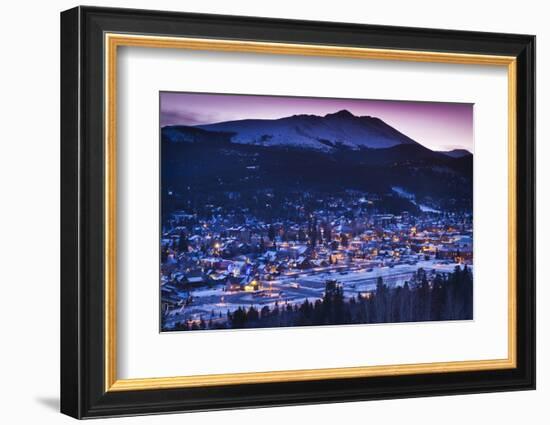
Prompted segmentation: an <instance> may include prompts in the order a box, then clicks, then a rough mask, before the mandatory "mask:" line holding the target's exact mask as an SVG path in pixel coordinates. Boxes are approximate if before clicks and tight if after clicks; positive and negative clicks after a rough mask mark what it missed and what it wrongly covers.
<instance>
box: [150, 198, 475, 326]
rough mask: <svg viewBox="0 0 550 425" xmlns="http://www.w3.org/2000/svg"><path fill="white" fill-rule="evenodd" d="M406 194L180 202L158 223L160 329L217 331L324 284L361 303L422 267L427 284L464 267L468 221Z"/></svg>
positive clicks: (303, 297)
mask: <svg viewBox="0 0 550 425" xmlns="http://www.w3.org/2000/svg"><path fill="white" fill-rule="evenodd" d="M168 195H169V196H172V197H177V196H178V195H177V194H174V193H168ZM407 197H408V195H407V192H406V191H403V190H401V189H399V188H393V189H392V191H391V192H390V193H387V194H375V193H365V192H361V191H356V190H348V191H341V192H331V193H330V194H327V193H322V192H298V191H295V192H292V191H288V192H285V193H284V194H281V193H277V192H276V191H273V190H269V189H266V190H262V191H257V192H254V193H250V194H244V193H240V192H231V191H227V192H223V193H219V194H218V195H216V196H212V197H209V198H202V199H201V202H200V205H199V203H198V200H197V199H194V200H190V199H185V198H184V197H180V198H179V199H178V202H177V205H178V207H179V208H171V211H170V212H169V213H168V214H166V216H165V217H164V218H163V223H162V235H161V268H160V293H161V316H162V322H161V329H162V330H163V331H170V330H181V329H212V328H217V329H223V328H226V327H228V323H227V322H228V320H229V319H228V318H229V317H231V315H232V314H234V313H235V312H237V311H239V312H240V311H246V309H251V308H252V310H253V311H257V312H264V313H266V312H270V311H272V310H273V309H279V308H283V307H284V308H290V309H292V307H293V306H294V307H296V306H300V305H302V304H303V303H304V302H306V301H308V302H311V303H313V302H315V301H317V300H321V299H323V297H324V296H325V295H326V291H327V288H328V287H329V285H337V286H338V288H341V291H342V296H343V298H344V300H345V299H353V300H355V299H368V298H369V297H371V296H372V294H373V292H374V291H375V290H376V287H377V283H378V282H380V281H381V279H383V282H384V284H385V285H387V286H388V287H390V288H392V287H394V288H395V287H400V286H403V285H409V284H410V285H414V282H413V280H414V279H413V277H414V275H415V273H417V272H418V271H419V270H422V271H424V272H425V275H426V279H427V281H428V282H429V283H430V285H431V284H432V282H433V281H434V279H436V276H438V275H439V276H440V275H445V274H450V273H452V272H453V271H454V270H456V269H457V266H459V267H464V268H465V266H467V267H468V269H469V270H471V269H472V254H473V239H472V230H473V229H472V214H471V213H468V212H463V211H460V210H452V209H449V210H446V209H443V208H442V206H441V205H437V204H436V203H433V202H432V203H431V204H429V205H424V204H417V203H416V202H415V201H414V199H412V198H410V197H409V198H407ZM403 202H404V203H403ZM197 205H199V206H197ZM402 205H406V206H407V208H405V209H404V210H402V211H400V207H401V206H402ZM411 206H412V208H411Z"/></svg>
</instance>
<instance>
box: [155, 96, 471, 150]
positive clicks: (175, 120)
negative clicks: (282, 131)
mask: <svg viewBox="0 0 550 425" xmlns="http://www.w3.org/2000/svg"><path fill="white" fill-rule="evenodd" d="M342 109H347V110H348V111H350V112H351V113H352V114H354V115H356V116H363V115H370V116H374V117H378V118H380V119H382V120H383V121H385V122H386V123H387V124H389V125H391V126H392V127H394V128H395V129H397V130H399V131H400V132H402V133H404V134H406V135H407V136H409V137H411V138H412V139H414V140H416V141H417V142H418V143H421V144H422V145H424V146H426V147H428V148H430V149H432V150H438V151H439V150H451V149H467V150H468V151H470V152H473V139H474V137H473V105H472V104H469V103H439V102H410V101H396V100H356V99H333V98H315V97H285V96H251V95H225V94H201V93H175V92H161V94H160V124H161V126H166V125H189V126H193V125H200V124H211V123H216V122H222V121H233V120H241V119H249V118H261V119H275V118H282V117H286V116H290V115H297V114H314V115H320V116H323V115H326V114H329V113H334V112H337V111H340V110H342Z"/></svg>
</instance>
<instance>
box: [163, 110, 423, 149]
mask: <svg viewBox="0 0 550 425" xmlns="http://www.w3.org/2000/svg"><path fill="white" fill-rule="evenodd" d="M192 128H194V129H200V130H204V131H209V132H214V133H218V136H219V137H222V135H221V134H222V133H223V134H225V135H224V136H223V137H227V138H228V140H229V141H230V142H231V143H237V144H247V145H257V146H264V147H271V146H284V147H293V148H300V149H313V150H320V151H334V150H341V149H350V150H360V149H383V148H391V147H393V146H396V145H401V144H417V143H416V142H415V141H414V140H412V139H411V138H410V137H407V136H406V135H404V134H403V133H400V132H399V131H398V130H396V129H395V128H393V127H391V126H390V125H388V124H386V123H385V122H384V121H382V120H381V119H379V118H376V117H369V116H364V117H362V116H356V115H354V114H353V113H351V112H350V111H348V110H347V109H342V110H339V111H337V112H333V113H330V114H326V115H324V116H319V115H304V114H302V115H292V116H288V117H283V118H277V119H244V120H237V121H225V122H219V123H213V124H205V125H198V126H194V127H192ZM171 131H172V130H167V132H171ZM190 131H191V130H190ZM187 136H189V137H187ZM191 136H192V137H191ZM174 137H175V136H174ZM178 137H180V136H178ZM181 137H183V136H181ZM181 137H180V138H181ZM197 137H199V136H198V135H197V134H192V135H191V134H190V135H186V138H189V139H191V138H193V140H195V139H196V138H197ZM201 137H202V133H201Z"/></svg>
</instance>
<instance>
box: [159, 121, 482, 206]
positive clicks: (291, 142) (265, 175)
mask: <svg viewBox="0 0 550 425" xmlns="http://www.w3.org/2000/svg"><path fill="white" fill-rule="evenodd" d="M161 137H162V147H161V163H162V170H161V178H162V190H163V191H168V190H169V191H170V193H173V194H177V195H173V196H170V197H167V196H163V211H166V212H168V211H171V210H175V209H177V208H181V206H182V205H185V203H186V202H192V203H193V204H196V205H200V204H209V203H211V202H212V197H217V196H226V195H227V194H228V193H239V195H238V196H239V197H241V198H239V199H242V200H243V201H242V202H245V203H246V206H247V207H251V205H252V204H251V203H255V202H257V201H256V200H257V196H256V194H257V193H262V192H265V191H266V190H275V191H277V193H289V192H290V191H293V192H300V193H310V194H312V196H313V194H315V193H318V194H323V193H324V194H329V196H330V194H332V193H338V192H341V191H346V190H359V191H366V192H369V193H378V194H380V195H381V196H386V194H390V195H389V196H393V195H391V194H392V193H393V192H394V191H393V190H392V188H393V187H400V188H403V189H404V190H406V191H407V192H409V193H411V194H414V195H415V197H416V200H417V201H418V202H419V203H420V202H422V203H429V204H430V205H437V206H439V207H441V209H446V210H460V209H463V208H466V209H467V208H471V203H472V190H473V184H472V165H473V156H472V155H471V154H469V155H463V156H459V157H454V156H452V155H447V154H446V153H442V152H435V151H432V150H430V149H428V148H426V147H424V146H422V145H421V144H420V143H417V142H415V141H414V140H412V139H411V138H410V137H408V136H406V135H405V134H403V133H401V132H399V131H398V130H396V129H395V128H393V127H391V126H389V125H388V124H386V123H384V122H383V121H382V120H380V119H379V118H375V117H368V116H364V117H357V116H354V115H353V114H351V113H350V112H348V111H345V110H344V111H339V112H337V113H334V114H327V115H325V116H315V115H294V116H289V117H285V118H280V119H273V120H267V119H262V120H260V119H249V120H240V121H229V122H221V123H216V124H208V125H199V126H184V125H175V126H165V127H163V128H162V131H161ZM223 194H225V195H223ZM231 196H233V195H231ZM321 197H322V196H321ZM394 197H395V196H394ZM244 199H246V200H247V201H244ZM415 208H416V207H415Z"/></svg>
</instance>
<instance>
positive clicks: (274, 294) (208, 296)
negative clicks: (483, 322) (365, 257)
mask: <svg viewBox="0 0 550 425" xmlns="http://www.w3.org/2000/svg"><path fill="white" fill-rule="evenodd" d="M457 265H458V264H455V263H450V264H445V263H443V262H440V261H435V260H430V261H419V262H418V263H417V264H414V265H411V264H400V265H396V266H395V267H388V266H385V267H371V265H370V264H368V263H364V264H361V265H357V264H354V265H353V266H350V267H346V266H336V267H325V268H321V267H320V268H316V269H311V270H305V271H303V272H294V273H290V274H289V275H286V276H282V277H281V278H280V279H276V280H273V281H271V282H265V283H264V285H263V288H262V289H261V290H258V291H254V292H244V291H234V292H227V291H225V290H224V285H219V286H217V287H215V288H204V289H197V290H194V291H193V292H192V293H191V295H192V297H193V302H192V304H191V305H189V306H187V307H182V308H181V309H178V310H174V311H172V312H171V313H170V315H169V317H168V318H167V319H166V322H165V325H166V326H167V327H171V326H173V325H174V324H175V323H177V322H181V321H184V320H200V319H201V318H203V319H204V320H206V321H208V320H212V321H213V322H216V321H219V322H223V321H225V318H226V314H227V312H228V311H235V310H236V309H237V308H239V307H245V308H249V307H251V306H254V307H255V308H256V309H258V310H261V309H262V307H264V306H268V307H270V308H273V307H274V306H275V303H278V304H279V305H280V306H283V305H286V304H287V303H289V304H301V303H302V302H304V301H305V300H306V299H307V300H309V301H310V302H314V301H315V300H317V299H321V298H322V297H323V293H324V290H325V282H326V281H327V280H328V279H335V280H337V281H338V282H340V283H341V284H342V285H343V287H344V295H345V296H346V297H351V296H356V295H357V294H359V293H361V292H366V291H371V290H373V289H374V288H376V280H377V278H378V277H382V278H383V280H384V283H385V284H386V285H389V286H392V287H394V286H400V285H403V284H404V283H405V281H408V280H410V279H411V276H412V274H413V273H414V272H415V271H416V270H418V269H419V268H423V269H424V270H426V272H431V271H432V270H435V271H436V272H443V273H448V272H452V271H453V270H454V268H455V267H456V266H457Z"/></svg>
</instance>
